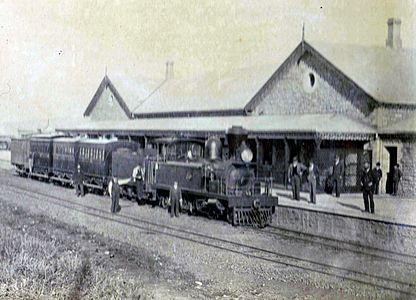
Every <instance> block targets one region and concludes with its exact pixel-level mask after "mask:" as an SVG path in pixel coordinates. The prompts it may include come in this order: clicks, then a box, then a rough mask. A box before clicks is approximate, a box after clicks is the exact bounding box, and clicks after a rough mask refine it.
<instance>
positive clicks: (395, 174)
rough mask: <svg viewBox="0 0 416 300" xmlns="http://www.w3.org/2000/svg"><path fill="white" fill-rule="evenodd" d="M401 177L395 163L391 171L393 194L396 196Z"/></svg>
mask: <svg viewBox="0 0 416 300" xmlns="http://www.w3.org/2000/svg"><path fill="white" fill-rule="evenodd" d="M401 178H402V171H401V170H400V165H399V164H397V165H395V166H394V172H393V196H397V192H398V191H399V183H400V180H401Z"/></svg>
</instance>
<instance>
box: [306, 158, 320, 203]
mask: <svg viewBox="0 0 416 300" xmlns="http://www.w3.org/2000/svg"><path fill="white" fill-rule="evenodd" d="M317 180H319V169H318V167H317V166H315V164H314V163H313V161H310V162H309V168H308V183H309V198H310V201H311V203H312V204H316V182H317Z"/></svg>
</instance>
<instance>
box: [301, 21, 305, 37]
mask: <svg viewBox="0 0 416 300" xmlns="http://www.w3.org/2000/svg"><path fill="white" fill-rule="evenodd" d="M304 40H305V22H303V23H302V42H303V41H304Z"/></svg>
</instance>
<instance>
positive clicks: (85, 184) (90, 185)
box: [84, 182, 104, 190]
mask: <svg viewBox="0 0 416 300" xmlns="http://www.w3.org/2000/svg"><path fill="white" fill-rule="evenodd" d="M84 186H86V187H89V188H93V189H99V190H104V187H103V186H101V185H96V184H92V183H85V182H84Z"/></svg>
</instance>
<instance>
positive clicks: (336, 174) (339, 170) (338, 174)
mask: <svg viewBox="0 0 416 300" xmlns="http://www.w3.org/2000/svg"><path fill="white" fill-rule="evenodd" d="M343 175H344V165H343V164H342V163H341V161H340V160H339V155H336V156H335V161H334V166H333V167H332V188H333V189H335V197H339V196H340V194H341V184H342V176H343Z"/></svg>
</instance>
